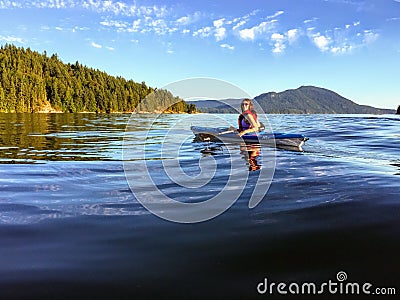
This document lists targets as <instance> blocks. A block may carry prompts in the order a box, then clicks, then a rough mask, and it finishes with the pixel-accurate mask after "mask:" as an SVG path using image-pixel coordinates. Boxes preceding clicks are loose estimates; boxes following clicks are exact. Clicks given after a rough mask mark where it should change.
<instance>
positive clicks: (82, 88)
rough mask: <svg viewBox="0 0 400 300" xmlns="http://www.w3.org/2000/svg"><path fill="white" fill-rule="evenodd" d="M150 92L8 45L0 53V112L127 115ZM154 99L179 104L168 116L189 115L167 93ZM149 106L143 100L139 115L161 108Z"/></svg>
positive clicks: (188, 109)
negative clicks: (172, 114) (174, 113)
mask: <svg viewBox="0 0 400 300" xmlns="http://www.w3.org/2000/svg"><path fill="white" fill-rule="evenodd" d="M153 91H154V89H153V88H151V87H148V86H147V85H146V84H145V82H142V83H137V82H134V81H133V80H126V79H124V78H122V77H114V76H110V75H108V74H107V73H105V72H102V71H99V70H95V69H93V68H89V67H86V66H83V65H81V64H80V63H79V62H78V61H77V62H76V63H74V64H70V63H68V64H65V63H63V62H62V61H61V60H60V59H59V58H58V56H57V54H53V55H51V56H50V57H48V56H47V53H46V52H44V53H42V54H40V53H38V52H35V51H32V50H30V49H29V48H27V49H24V48H19V47H16V46H14V45H8V44H7V45H5V46H2V47H1V48H0V112H40V111H61V112H98V113H109V112H132V111H134V110H135V109H136V108H137V106H138V105H139V103H140V101H141V100H143V99H144V98H145V97H146V96H147V95H149V94H150V93H152V92H153ZM156 94H157V95H161V96H162V99H163V100H162V101H163V104H162V105H165V103H173V101H174V102H176V101H180V102H179V103H176V104H175V105H173V106H172V107H171V108H169V109H168V111H171V112H192V111H195V106H194V105H191V106H189V105H188V104H187V103H186V102H184V101H183V100H181V99H179V98H176V97H174V96H173V95H172V94H171V93H170V92H168V91H164V90H157V92H156ZM153 98H154V101H157V99H158V97H153ZM154 101H145V105H144V104H142V105H141V107H140V110H141V111H150V112H153V111H154V110H157V108H160V107H165V106H162V105H161V103H155V102H154ZM163 110H164V109H163Z"/></svg>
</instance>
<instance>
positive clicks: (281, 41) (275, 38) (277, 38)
mask: <svg viewBox="0 0 400 300" xmlns="http://www.w3.org/2000/svg"><path fill="white" fill-rule="evenodd" d="M285 39H286V38H285V36H284V35H282V34H280V33H273V34H272V35H271V41H272V42H273V43H274V45H273V49H272V52H273V53H283V52H284V51H285V49H286V45H285Z"/></svg>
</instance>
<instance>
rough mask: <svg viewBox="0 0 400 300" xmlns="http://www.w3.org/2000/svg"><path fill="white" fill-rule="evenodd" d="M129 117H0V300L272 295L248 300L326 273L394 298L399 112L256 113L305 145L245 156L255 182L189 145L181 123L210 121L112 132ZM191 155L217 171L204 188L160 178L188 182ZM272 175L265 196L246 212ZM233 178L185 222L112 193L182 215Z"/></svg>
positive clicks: (235, 149)
mask: <svg viewBox="0 0 400 300" xmlns="http://www.w3.org/2000/svg"><path fill="white" fill-rule="evenodd" d="M219 117H220V118H221V120H226V121H227V122H231V123H232V124H234V123H236V117H237V116H234V115H220V116H219ZM129 118H130V115H123V114H122V115H96V114H0V139H1V143H0V163H1V164H0V190H1V193H0V298H4V299H13V298H38V297H51V298H57V299H59V298H66V299H71V297H74V298H91V299H95V298H98V297H102V298H107V297H108V298H112V299H117V298H118V297H119V298H121V299H122V298H124V299H125V298H129V299H144V298H146V299H166V298H168V299H196V298H199V299H204V298H208V299H221V298H232V299H251V298H260V297H261V298H263V296H264V297H268V298H270V299H271V298H274V297H275V296H276V297H278V298H279V299H281V298H282V296H280V297H279V295H278V293H277V291H274V293H273V294H270V293H269V292H268V293H266V294H265V295H263V296H261V295H259V293H258V291H257V286H258V284H259V283H260V282H263V281H264V279H265V278H268V282H275V283H277V284H278V283H279V282H284V283H287V284H289V283H291V282H298V283H299V284H300V283H302V282H315V283H321V282H327V281H328V280H336V281H337V274H338V273H339V272H345V273H346V274H347V281H346V282H359V283H360V284H362V283H364V282H369V283H371V284H372V286H373V288H375V287H395V288H397V294H398V293H400V280H399V278H400V259H399V253H400V240H399V236H400V155H399V154H400V118H399V116H394V115H393V116H389V115H386V116H373V115H360V116H357V115H270V116H268V119H269V122H270V124H271V127H272V129H273V130H274V131H280V132H293V133H303V134H305V135H306V136H307V137H309V138H310V140H309V141H308V142H307V143H306V145H305V146H304V147H303V148H304V152H294V151H288V150H284V149H277V150H276V151H275V150H273V149H264V148H262V149H260V151H259V152H260V153H257V159H258V164H259V165H260V166H261V169H257V168H254V169H255V171H249V161H248V160H247V156H246V153H245V152H246V151H247V150H244V151H243V149H241V148H240V147H241V146H240V145H227V146H221V145H216V144H208V143H197V142H193V136H192V135H191V132H190V130H189V128H188V126H187V124H189V123H193V122H194V123H196V122H198V123H199V124H196V125H204V124H200V123H201V122H203V123H204V122H207V125H212V126H214V125H218V120H213V121H207V120H203V121H202V118H205V116H200V115H197V116H196V117H194V118H195V119H193V120H191V119H188V118H190V116H187V115H163V116H160V117H159V118H157V120H156V121H155V122H154V120H153V119H154V118H153V116H152V115H135V116H133V117H132V119H131V122H130V125H131V127H130V129H129V130H128V131H127V132H125V128H126V125H127V123H128V121H129ZM196 118H197V119H196ZM149 124H150V125H151V126H150V125H149ZM176 124H177V125H176ZM166 133H168V137H173V138H172V139H171V140H168V143H166V142H165V136H166ZM124 137H125V141H124ZM175 137H176V140H175ZM144 140H146V147H145V148H143V146H144V144H143V143H144V142H143V141H144ZM164 142H165V143H164ZM165 144H168V145H166V146H165ZM123 145H124V147H126V149H130V150H129V151H131V152H129V155H125V154H126V153H125V150H124V153H123V151H122V146H123ZM163 145H164V146H163ZM162 147H165V149H164V150H163V151H165V155H164V156H163V155H160V153H161V152H160V151H161V149H162ZM124 149H125V148H124ZM143 149H144V152H145V156H143V155H142V154H143ZM250 150H251V149H250ZM253 150H254V149H253ZM271 151H272V152H271ZM136 153H138V154H137V157H136ZM140 153H141V154H140ZM271 153H273V162H272V161H271V160H272V158H271V157H272V156H271V155H270V154H271ZM123 154H124V160H125V162H126V163H127V162H128V163H129V164H130V169H129V170H128V171H127V172H126V173H125V172H124V165H123V162H122V157H123ZM202 159H203V160H204V162H205V163H208V162H210V163H212V164H214V166H215V170H216V171H215V172H214V173H213V176H212V178H211V179H210V181H209V182H208V183H207V184H206V185H204V186H203V187H199V188H188V187H181V186H180V185H179V184H174V183H173V182H171V181H170V180H168V174H167V173H166V171H165V169H164V168H165V165H164V164H163V163H164V162H174V161H176V160H178V161H179V164H178V165H179V166H180V168H183V169H184V170H185V172H187V173H188V174H191V176H196V175H198V174H199V173H200V167H199V160H202ZM143 160H144V161H145V162H146V167H147V172H149V173H150V175H151V176H152V180H153V181H152V182H148V181H146V180H144V178H145V177H143V176H144V175H143V174H144V172H145V171H146V170H144V169H143V168H142V167H143ZM272 163H273V164H272ZM269 164H271V165H269ZM272 165H273V166H275V168H274V174H273V178H272V182H271V184H270V186H269V190H268V193H266V195H265V196H263V198H262V201H261V202H260V203H259V204H258V205H257V206H256V207H255V208H253V209H249V207H248V201H249V198H250V196H251V193H252V191H253V190H254V188H255V187H256V186H257V185H260V186H261V185H262V184H263V185H268V184H269V182H267V181H265V182H264V181H262V179H263V178H260V174H261V175H262V174H263V173H262V172H263V170H266V169H268V168H271V166H272ZM175 167H176V166H175ZM172 168H174V166H172ZM232 170H234V172H236V173H237V174H239V175H240V176H243V177H246V178H247V181H246V182H245V186H244V187H243V188H241V194H240V196H239V197H238V199H237V201H235V203H234V204H233V205H232V207H230V208H229V209H228V210H226V211H225V212H224V213H223V214H221V215H219V216H217V217H215V218H213V219H211V220H208V221H204V222H199V223H193V224H180V223H175V222H170V221H166V220H164V219H162V218H159V217H157V216H155V215H153V214H152V213H150V212H149V211H148V210H146V209H145V208H144V207H143V206H142V204H141V203H140V202H139V201H138V199H136V198H135V195H136V196H137V195H138V194H135V195H134V194H133V193H132V191H131V189H130V187H129V185H128V182H127V177H128V180H129V182H132V184H133V185H134V186H135V184H137V185H138V189H139V188H140V189H142V190H146V188H147V190H148V194H146V193H145V192H142V193H141V194H140V195H139V196H146V195H151V193H152V191H153V190H154V185H155V186H157V188H159V189H160V191H161V192H163V193H165V194H166V195H168V196H169V197H172V198H174V199H175V200H177V201H180V202H187V203H194V202H202V201H205V200H208V199H209V198H210V197H213V196H214V195H216V194H218V192H219V191H220V190H221V189H223V188H225V187H226V181H227V178H228V177H229V176H230V173H231V172H233V171H232ZM125 171H126V170H125ZM125 174H126V175H127V177H126V176H125ZM193 178H194V177H193ZM258 180H261V181H258ZM194 181H195V180H194ZM239 181H240V180H237V182H236V184H237V186H240V184H241V182H239ZM234 183H235V182H234ZM230 188H231V189H232V190H234V189H235V187H230ZM134 191H135V190H134ZM140 200H142V199H140ZM147 200H149V199H147ZM150 200H151V199H150ZM371 291H372V288H371ZM325 295H326V296H330V294H328V292H326V291H325V293H324V296H325ZM337 296H338V295H337ZM341 296H343V295H341ZM292 298H295V296H294V295H292ZM389 298H393V296H392V297H389V296H388V299H389Z"/></svg>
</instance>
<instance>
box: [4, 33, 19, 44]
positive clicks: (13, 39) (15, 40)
mask: <svg viewBox="0 0 400 300" xmlns="http://www.w3.org/2000/svg"><path fill="white" fill-rule="evenodd" d="M0 41H4V42H6V43H20V44H23V43H24V40H23V39H22V38H20V37H15V36H3V35H0Z"/></svg>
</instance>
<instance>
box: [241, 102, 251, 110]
mask: <svg viewBox="0 0 400 300" xmlns="http://www.w3.org/2000/svg"><path fill="white" fill-rule="evenodd" d="M249 107H250V102H249V101H243V102H242V110H243V111H245V110H248V109H249Z"/></svg>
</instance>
